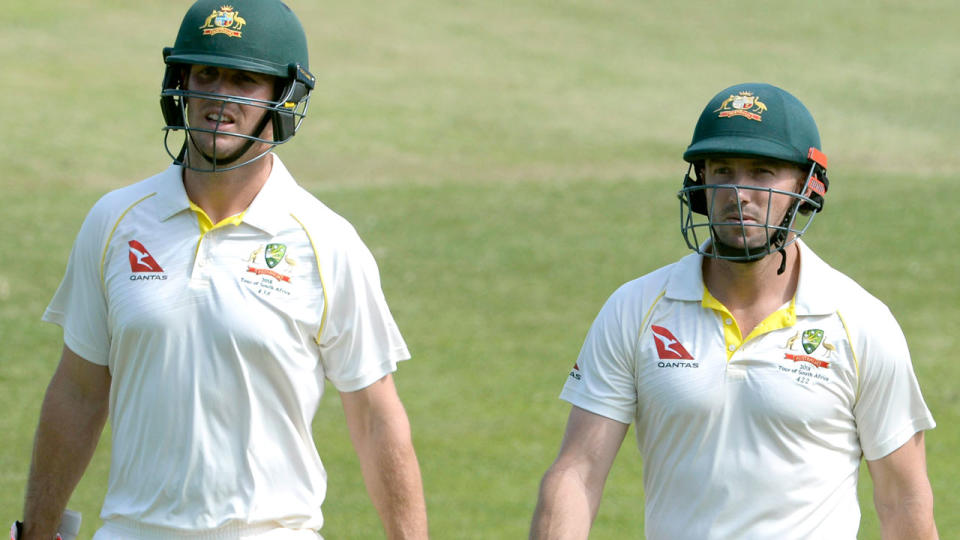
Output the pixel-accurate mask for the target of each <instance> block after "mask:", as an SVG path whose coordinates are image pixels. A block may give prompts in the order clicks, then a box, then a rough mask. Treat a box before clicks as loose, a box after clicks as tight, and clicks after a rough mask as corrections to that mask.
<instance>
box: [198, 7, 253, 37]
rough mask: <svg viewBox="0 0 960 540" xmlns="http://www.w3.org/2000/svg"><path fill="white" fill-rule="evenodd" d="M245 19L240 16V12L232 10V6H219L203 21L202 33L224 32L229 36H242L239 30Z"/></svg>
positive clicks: (245, 21)
mask: <svg viewBox="0 0 960 540" xmlns="http://www.w3.org/2000/svg"><path fill="white" fill-rule="evenodd" d="M245 24H247V20H246V19H244V18H243V17H241V16H240V13H239V12H237V11H234V9H233V6H220V9H219V10H217V9H215V10H213V11H211V12H210V15H209V16H208V17H207V18H206V20H204V21H203V26H201V27H200V30H203V35H205V36H213V35H216V34H226V35H228V36H230V37H236V38H238V37H243V33H242V32H241V30H242V29H243V25H245Z"/></svg>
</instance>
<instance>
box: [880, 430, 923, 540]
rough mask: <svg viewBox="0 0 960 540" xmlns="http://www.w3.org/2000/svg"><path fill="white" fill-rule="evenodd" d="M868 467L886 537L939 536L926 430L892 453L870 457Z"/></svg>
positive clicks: (881, 526) (889, 539) (886, 539)
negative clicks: (926, 446)
mask: <svg viewBox="0 0 960 540" xmlns="http://www.w3.org/2000/svg"><path fill="white" fill-rule="evenodd" d="M867 468H868V469H869V470H870V476H871V477H872V478H873V503H874V505H875V506H876V509H877V516H878V517H879V518H880V531H881V536H882V537H883V538H884V539H885V540H893V539H901V538H903V539H906V538H910V539H936V538H938V535H937V525H936V523H935V522H934V519H933V490H932V489H931V487H930V480H929V478H928V477H927V458H926V450H925V447H924V442H923V431H918V432H917V433H916V434H915V435H914V436H913V437H911V438H910V440H908V441H907V442H906V443H904V445H903V446H901V447H900V448H898V449H896V450H894V451H893V452H891V453H890V454H888V455H886V456H884V457H882V458H880V459H876V460H873V461H869V460H868V461H867Z"/></svg>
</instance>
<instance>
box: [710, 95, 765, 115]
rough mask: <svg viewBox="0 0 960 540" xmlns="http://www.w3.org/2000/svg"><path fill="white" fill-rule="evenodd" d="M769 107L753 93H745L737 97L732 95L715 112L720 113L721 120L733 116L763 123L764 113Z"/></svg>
mask: <svg viewBox="0 0 960 540" xmlns="http://www.w3.org/2000/svg"><path fill="white" fill-rule="evenodd" d="M766 110H767V105H766V104H765V103H764V102H762V101H760V98H759V97H757V96H755V95H753V92H747V91H743V92H740V93H739V94H736V95H732V94H731V95H730V97H728V98H727V99H725V100H723V102H722V103H720V107H719V108H718V109H717V110H716V111H714V112H718V113H720V114H719V115H718V116H719V117H720V118H729V117H731V116H742V117H744V118H749V119H750V120H756V121H757V122H762V121H763V113H764V112H766Z"/></svg>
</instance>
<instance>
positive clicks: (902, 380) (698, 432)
mask: <svg viewBox="0 0 960 540" xmlns="http://www.w3.org/2000/svg"><path fill="white" fill-rule="evenodd" d="M798 244H799V245H800V262H801V267H800V277H799V284H798V288H797V293H796V296H795V298H794V301H793V302H791V303H790V304H789V305H786V306H784V307H783V309H781V310H780V311H778V312H776V313H774V314H772V315H771V316H770V317H768V318H767V319H766V320H764V321H763V322H762V323H761V324H760V325H759V326H758V328H757V329H755V330H754V331H753V332H752V333H751V334H750V335H749V336H746V338H745V339H741V334H740V331H739V329H738V328H737V327H736V322H735V321H734V320H733V318H732V317H731V316H730V314H729V312H728V311H727V310H726V309H725V308H724V307H723V306H722V305H721V304H720V303H719V302H718V301H717V300H716V299H714V298H713V297H712V296H710V294H709V292H708V291H707V290H706V289H705V287H704V285H703V277H702V274H701V262H702V257H701V256H699V255H696V254H691V255H688V256H687V257H684V258H683V259H681V260H680V261H678V262H677V263H674V264H672V265H670V266H666V267H664V268H661V269H659V270H657V271H655V272H653V273H651V274H648V275H646V276H644V277H642V278H639V279H637V280H634V281H631V282H629V283H627V284H625V285H624V286H622V287H621V288H620V289H619V290H617V291H616V292H615V293H614V294H613V295H612V296H611V297H610V299H609V300H608V301H607V302H606V304H605V305H604V307H603V309H602V310H601V311H600V314H599V315H598V316H597V318H596V320H595V321H594V323H593V326H592V327H591V329H590V331H589V333H588V335H587V338H586V340H585V343H584V345H583V348H582V350H581V352H580V356H579V357H578V359H577V363H576V365H575V367H574V369H573V371H571V373H570V376H569V377H568V378H567V382H566V385H565V386H564V389H563V392H562V393H561V397H562V398H563V399H565V400H567V401H569V402H570V403H572V404H573V405H576V406H577V407H580V408H582V409H585V410H587V411H590V412H593V413H595V414H599V415H603V416H606V417H608V418H612V419H614V420H617V421H619V422H623V423H626V424H629V423H631V422H635V423H636V436H637V442H638V445H639V448H640V452H641V455H642V457H643V465H644V467H643V469H644V472H643V486H644V494H645V498H646V501H645V529H646V536H647V538H650V539H670V540H676V539H683V538H690V539H713V538H715V539H728V538H738V539H749V538H756V539H769V538H778V539H789V538H796V539H815V538H823V539H831V540H835V539H843V538H849V539H853V538H856V534H857V529H858V527H859V522H860V508H859V505H858V502H857V478H858V471H859V465H860V458H861V455H863V456H864V457H866V459H868V460H875V459H878V458H881V457H883V456H885V455H887V454H889V453H890V452H892V451H893V450H896V449H897V448H899V447H900V446H901V445H903V443H905V442H906V441H907V440H908V439H909V438H910V437H911V436H913V435H914V434H915V433H916V432H917V431H920V430H926V429H931V428H933V427H934V426H935V423H934V421H933V417H932V416H931V415H930V412H929V411H928V410H927V407H926V405H925V404H924V401H923V398H922V396H921V394H920V389H919V386H918V384H917V379H916V376H915V375H914V372H913V367H912V364H911V361H910V355H909V352H908V350H907V344H906V340H905V339H904V336H903V333H902V332H901V330H900V327H899V325H898V324H897V322H896V321H895V320H894V318H893V316H892V315H891V313H890V311H889V310H888V309H887V307H886V306H885V305H883V304H882V303H881V302H880V301H879V300H877V299H876V298H874V297H873V296H871V295H870V294H869V293H867V292H866V291H864V290H863V289H862V288H861V287H860V286H859V285H857V284H856V283H855V282H853V281H852V280H851V279H849V278H848V277H846V276H844V275H843V274H841V273H839V272H837V271H836V270H834V269H833V268H831V267H829V266H828V265H827V264H826V263H824V262H823V261H822V260H821V259H820V258H819V257H817V256H816V255H815V254H814V253H813V252H812V251H811V250H810V249H809V248H808V247H807V246H806V245H805V244H803V243H802V242H798Z"/></svg>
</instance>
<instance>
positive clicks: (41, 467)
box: [15, 0, 427, 540]
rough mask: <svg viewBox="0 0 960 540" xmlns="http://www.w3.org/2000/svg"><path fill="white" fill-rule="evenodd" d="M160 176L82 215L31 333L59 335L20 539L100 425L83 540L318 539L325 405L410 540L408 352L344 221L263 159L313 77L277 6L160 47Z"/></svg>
mask: <svg viewBox="0 0 960 540" xmlns="http://www.w3.org/2000/svg"><path fill="white" fill-rule="evenodd" d="M163 59H164V62H165V63H166V71H165V74H164V77H163V84H162V90H161V97H160V105H161V112H162V115H163V118H164V120H165V122H166V127H165V128H164V132H165V136H164V146H165V147H166V149H167V152H168V153H169V154H170V156H171V157H172V158H173V159H174V162H173V164H171V165H170V167H169V168H167V169H166V170H165V171H163V172H161V173H159V174H157V175H155V176H152V177H150V178H148V179H146V180H143V181H140V182H137V183H135V184H132V185H130V186H127V187H124V188H121V189H118V190H115V191H113V192H111V193H109V194H107V195H106V196H104V197H103V198H102V199H101V200H100V201H98V202H97V203H96V205H95V206H94V207H93V209H92V210H91V211H90V213H89V214H88V216H87V218H86V219H85V221H84V223H83V226H82V227H81V230H80V232H79V234H78V236H77V239H76V241H75V243H74V246H73V250H72V252H71V255H70V260H69V262H68V265H67V270H66V274H65V276H64V279H63V281H62V282H61V284H60V286H59V288H58V290H57V292H56V294H55V295H54V297H53V300H52V301H51V302H50V305H49V306H48V308H47V310H46V312H45V313H44V320H46V321H50V322H53V323H55V324H58V325H60V326H61V327H62V328H63V336H64V346H63V352H62V356H61V360H60V364H59V367H58V368H57V371H56V373H55V374H54V377H53V380H52V381H51V383H50V386H49V388H48V391H47V394H46V396H45V398H44V405H43V408H42V411H41V417H40V423H39V426H38V428H37V436H36V444H35V450H34V454H33V462H32V466H31V472H30V477H29V481H28V486H27V495H26V503H25V509H24V520H23V527H22V530H20V531H15V532H17V533H18V534H21V537H22V538H52V537H53V534H54V530H55V528H56V525H57V523H58V522H59V518H60V515H61V514H63V511H64V507H65V505H66V502H67V500H68V498H69V496H70V493H71V492H72V491H73V489H74V487H75V485H76V483H77V481H78V480H79V479H80V477H81V476H82V474H83V472H84V470H85V468H86V466H87V463H88V461H89V459H90V457H91V455H92V453H93V451H94V449H95V447H96V444H97V441H98V438H99V436H100V433H101V431H102V429H103V426H104V424H105V422H106V420H107V419H109V421H110V424H111V456H110V459H111V463H110V478H109V484H108V487H107V493H106V497H105V499H104V503H103V508H102V511H101V514H100V517H101V518H102V519H103V526H102V527H101V528H100V529H99V530H98V531H97V533H96V536H94V538H95V539H97V540H109V539H169V538H218V539H220V538H222V539H229V538H277V539H279V538H291V539H293V538H318V533H317V531H318V530H319V529H320V528H321V526H322V525H323V513H322V512H321V504H322V502H323V501H324V498H325V496H326V471H325V469H324V467H323V464H322V462H321V460H320V457H319V455H318V452H317V447H316V445H315V443H314V440H313V436H312V424H313V420H314V415H315V413H316V411H317V407H318V404H319V400H320V398H321V397H322V395H323V393H324V389H325V385H326V382H327V381H329V383H330V384H332V385H333V387H334V388H336V390H337V391H338V392H339V395H340V399H341V402H342V405H343V408H344V413H345V417H346V421H347V426H348V428H349V430H350V434H351V440H352V441H353V444H354V447H355V449H356V451H357V454H358V456H359V459H360V464H361V468H362V470H363V474H364V480H365V484H366V487H367V492H368V494H369V496H370V498H371V499H372V501H373V503H374V506H375V507H376V509H377V512H378V513H379V515H380V518H381V521H382V524H383V527H384V529H385V532H386V534H387V535H388V536H389V537H404V538H425V537H426V535H427V522H426V508H425V503H424V497H423V488H422V484H421V479H420V471H419V465H418V463H417V457H416V453H415V451H414V448H413V444H412V441H411V436H410V426H409V422H408V419H407V416H406V413H405V411H404V408H403V405H402V403H401V401H400V399H399V397H398V395H397V392H396V388H395V386H394V382H393V378H392V374H393V372H394V371H395V370H396V369H397V365H398V363H399V362H401V361H404V360H406V359H408V358H409V357H410V354H409V352H408V350H407V346H406V344H405V342H404V340H403V337H402V336H401V334H400V332H399V330H398V328H397V325H396V323H395V321H394V319H393V316H392V315H391V313H390V310H389V308H388V306H387V302H386V299H385V296H384V293H383V290H382V288H381V286H380V276H379V270H378V268H377V264H376V262H375V260H374V258H373V256H372V255H371V253H370V251H369V249H367V247H366V246H365V245H364V243H363V241H362V240H361V239H360V237H359V236H358V235H357V232H356V231H355V230H354V228H353V227H352V226H351V225H350V224H349V223H348V222H347V221H346V220H344V219H343V218H342V217H340V216H339V215H337V214H335V213H334V212H333V211H331V210H330V209H329V208H327V207H326V206H325V205H323V203H321V202H320V201H318V200H317V199H316V198H314V197H313V196H312V195H311V194H310V193H308V192H307V191H306V190H304V189H303V188H302V187H300V186H299V185H298V184H297V182H296V181H295V180H294V178H293V177H292V175H291V174H290V172H289V171H288V170H287V168H286V167H285V165H284V164H283V162H282V161H281V160H280V158H279V156H277V155H276V154H275V153H273V152H272V150H273V148H274V147H275V146H277V145H279V144H282V143H285V142H287V141H289V140H290V139H291V138H292V137H293V136H294V135H295V134H296V133H297V131H298V129H299V127H300V125H301V123H302V121H303V119H304V117H305V115H306V112H307V105H308V102H309V98H310V92H311V90H312V89H313V88H314V85H315V82H314V77H313V75H311V73H310V68H309V62H308V53H307V42H306V38H305V35H304V31H303V28H302V26H301V24H300V21H299V20H298V18H297V17H296V15H295V14H294V13H293V12H292V11H291V10H290V8H289V7H287V6H286V5H285V4H283V3H282V2H280V1H278V0H235V1H233V2H230V3H226V2H221V1H211V0H199V1H197V2H196V3H195V4H193V6H192V7H191V8H190V9H189V11H188V12H187V14H186V15H185V17H184V19H183V22H182V24H181V26H180V30H179V32H178V33H177V36H176V41H175V43H174V46H173V47H170V48H166V49H164V50H163Z"/></svg>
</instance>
